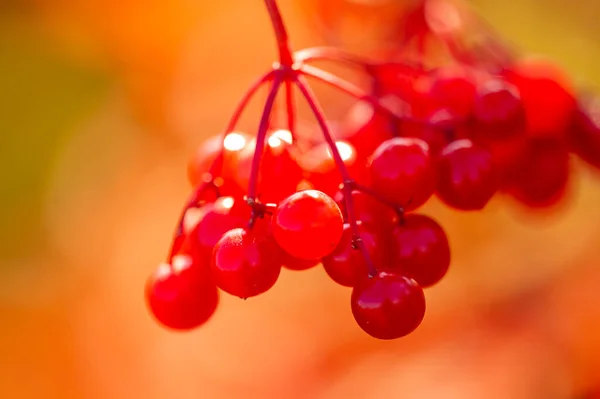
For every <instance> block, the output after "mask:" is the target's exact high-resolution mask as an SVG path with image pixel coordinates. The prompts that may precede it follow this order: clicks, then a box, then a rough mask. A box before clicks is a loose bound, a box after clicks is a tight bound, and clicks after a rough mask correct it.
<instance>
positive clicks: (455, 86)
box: [430, 66, 475, 120]
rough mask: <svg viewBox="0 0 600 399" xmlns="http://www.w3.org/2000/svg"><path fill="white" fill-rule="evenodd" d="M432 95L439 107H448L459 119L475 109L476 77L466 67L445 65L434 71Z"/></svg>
mask: <svg viewBox="0 0 600 399" xmlns="http://www.w3.org/2000/svg"><path fill="white" fill-rule="evenodd" d="M432 78H433V83H432V85H431V89H430V97H431V99H432V101H434V102H435V103H436V104H437V106H438V107H440V108H446V109H448V110H449V111H450V112H451V113H452V114H453V115H456V117H457V118H459V119H462V120H464V119H467V118H468V117H469V116H470V115H471V112H472V110H473V101H474V98H475V78H474V76H472V74H471V73H469V71H468V70H467V69H466V68H464V67H457V66H452V67H443V68H439V69H437V70H435V71H434V74H433V76H432Z"/></svg>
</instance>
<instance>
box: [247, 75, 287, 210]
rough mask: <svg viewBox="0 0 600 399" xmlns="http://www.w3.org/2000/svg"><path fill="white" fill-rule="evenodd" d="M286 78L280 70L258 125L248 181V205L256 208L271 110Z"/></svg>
mask: <svg viewBox="0 0 600 399" xmlns="http://www.w3.org/2000/svg"><path fill="white" fill-rule="evenodd" d="M284 79H285V72H284V71H282V70H278V71H277V72H276V74H275V79H274V80H273V85H272V86H271V89H270V91H269V95H268V96H267V100H266V101H265V107H264V109H263V113H262V116H261V118H260V124H259V125H258V132H257V133H256V145H255V147H254V156H253V157H252V170H251V171H250V182H249V183H248V198H247V202H248V205H250V206H251V207H252V209H253V210H255V208H254V205H255V204H256V191H257V188H258V187H257V186H258V172H259V170H260V160H261V158H262V154H263V151H264V148H265V138H266V137H267V131H268V130H269V120H270V118H271V111H272V110H273V105H274V104H275V98H276V97H277V93H278V92H279V88H280V86H281V84H282V83H283V80H284Z"/></svg>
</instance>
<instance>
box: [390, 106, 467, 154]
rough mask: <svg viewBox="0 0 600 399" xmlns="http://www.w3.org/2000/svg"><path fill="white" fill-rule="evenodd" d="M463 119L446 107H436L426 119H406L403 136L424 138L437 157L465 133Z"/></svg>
mask: <svg viewBox="0 0 600 399" xmlns="http://www.w3.org/2000/svg"><path fill="white" fill-rule="evenodd" d="M462 124H463V121H461V120H459V119H458V118H457V117H456V115H454V114H453V113H452V112H451V111H450V110H448V109H446V108H440V109H436V110H435V111H434V112H433V113H431V114H430V115H429V116H428V117H427V118H426V119H425V121H413V120H405V121H403V123H402V125H401V129H400V132H401V135H402V136H403V137H414V138H418V139H421V140H423V141H424V142H426V143H427V145H428V146H429V156H430V157H432V158H433V159H437V157H438V156H439V153H440V152H441V151H442V149H444V147H446V145H448V143H449V142H450V141H452V140H455V139H457V138H460V137H462V136H463V135H464V133H463V132H462V130H464V128H462Z"/></svg>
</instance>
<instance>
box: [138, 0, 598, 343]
mask: <svg viewBox="0 0 600 399" xmlns="http://www.w3.org/2000/svg"><path fill="white" fill-rule="evenodd" d="M257 3H258V2H257ZM415 3H416V4H415V6H414V8H413V9H411V10H409V11H408V12H407V13H406V17H405V18H404V19H403V21H402V23H401V24H400V28H399V29H398V31H397V32H396V34H395V37H394V43H395V46H394V47H393V49H392V50H391V51H390V50H389V49H388V50H387V51H386V52H385V53H384V54H385V55H384V56H382V55H381V54H378V55H377V56H374V57H372V58H367V57H364V56H358V55H354V54H351V53H348V52H346V51H344V50H343V49H340V48H333V47H314V48H307V49H302V50H299V51H292V50H291V47H290V44H289V38H288V32H287V30H286V27H285V24H284V22H283V19H282V16H281V14H280V12H279V9H278V7H277V4H276V1H275V0H264V5H265V6H266V10H267V12H268V14H269V16H270V19H271V22H272V25H273V29H274V33H275V38H276V44H277V50H278V58H277V60H276V62H275V63H274V66H273V67H271V68H267V70H266V71H265V73H264V74H263V75H261V76H259V77H258V78H257V80H256V81H255V82H254V83H253V84H252V85H250V87H249V88H248V90H247V91H246V92H245V94H244V95H243V96H242V98H241V100H240V102H239V104H238V105H237V106H236V107H235V109H234V110H233V112H232V117H231V119H230V120H229V121H227V123H225V124H224V129H223V131H222V132H214V136H213V137H212V138H210V139H208V140H207V141H205V142H204V143H203V144H202V145H201V146H200V147H199V148H198V150H197V152H196V153H195V154H194V156H193V157H192V158H191V161H190V162H189V165H188V170H187V173H188V177H189V181H190V183H191V184H192V186H193V187H194V189H193V192H192V195H191V196H190V198H189V199H188V201H187V203H186V204H185V206H184V208H183V211H182V214H181V218H180V220H179V222H178V223H177V226H176V230H175V234H174V237H173V242H172V244H171V250H170V252H169V255H168V257H167V259H166V261H165V262H164V263H162V264H160V266H159V267H158V268H157V269H156V271H155V272H154V273H152V274H151V276H150V278H149V280H148V283H147V285H146V299H147V303H148V305H149V308H150V310H151V312H152V314H153V315H154V317H155V318H156V320H157V321H158V322H160V323H161V324H162V325H164V326H166V327H168V328H171V329H173V330H191V329H194V328H196V327H199V326H201V325H203V324H205V323H207V322H208V321H209V320H210V318H211V316H212V315H213V314H214V312H215V311H216V310H217V308H218V305H219V296H220V295H222V294H223V293H226V294H228V295H233V296H237V297H240V298H244V299H246V298H251V297H254V296H257V295H261V294H263V293H264V292H266V291H268V290H269V289H270V288H271V287H273V286H274V285H275V284H276V283H277V280H278V277H279V275H280V273H281V269H282V268H287V269H291V270H308V269H312V268H315V267H323V268H324V270H325V272H326V275H328V276H329V277H330V278H331V280H332V283H335V284H339V285H341V286H344V287H348V290H349V292H348V299H349V308H350V310H351V312H352V314H353V316H354V318H355V320H356V323H357V325H358V326H359V327H360V328H362V329H363V330H364V331H365V333H367V334H369V335H371V336H372V337H375V338H378V339H383V340H389V339H396V338H400V337H403V336H406V335H408V334H410V333H412V332H413V331H414V330H415V329H417V327H418V326H419V325H420V324H421V322H422V321H423V319H424V317H425V309H426V299H425V298H426V296H425V292H424V290H426V289H428V288H429V287H432V286H434V285H436V284H438V283H440V282H442V281H443V278H444V276H445V275H446V274H447V273H448V272H450V273H451V269H452V268H451V245H450V240H449V238H448V237H447V235H446V232H445V230H444V227H443V226H441V225H440V224H439V223H438V221H436V220H435V219H434V218H432V217H430V216H428V215H425V214H423V213H422V211H421V208H422V206H423V205H424V204H426V203H427V202H428V201H429V199H430V198H432V197H433V196H436V197H437V198H439V200H441V201H442V202H443V203H444V204H446V205H447V206H448V207H451V208H453V209H455V210H456V211H460V212H477V211H480V210H482V209H484V208H485V207H486V206H487V204H488V203H489V202H490V200H492V198H494V197H497V196H503V197H505V198H511V199H512V200H514V201H516V202H517V203H520V204H521V205H522V206H525V207H528V208H535V209H539V208H550V207H553V206H556V205H557V204H559V203H560V202H561V200H563V199H564V197H565V196H566V195H567V194H568V190H569V187H570V185H569V183H570V169H571V163H570V154H575V155H577V156H579V157H580V158H581V159H582V160H583V161H585V162H586V163H588V164H589V165H590V166H591V167H594V168H600V101H598V100H591V99H590V98H588V97H586V98H583V97H580V96H578V95H577V93H576V90H575V88H574V86H573V84H572V83H571V82H570V79H569V77H568V76H567V75H566V74H565V73H564V72H562V71H561V70H560V68H559V67H558V66H557V65H556V64H555V63H552V62H550V61H547V60H542V59H537V58H530V57H527V56H523V55H521V54H519V53H518V52H517V51H515V50H514V49H512V48H509V47H508V46H507V45H506V44H505V43H504V41H503V40H502V39H501V38H500V37H499V36H498V35H497V34H496V33H495V32H493V31H492V30H491V29H490V28H488V27H487V26H486V25H485V24H477V23H473V22H471V23H470V24H469V25H466V24H465V25H462V24H458V25H457V24H453V23H451V21H445V20H444V17H443V15H442V14H440V15H436V16H437V18H431V15H429V14H427V15H426V13H432V12H433V13H435V11H436V10H435V7H434V6H431V7H428V3H429V2H428V0H421V1H417V2H415ZM442 3H444V6H445V7H452V3H451V2H450V1H443V2H442V1H436V2H435V3H434V4H438V5H439V4H442ZM460 12H461V13H465V12H469V21H478V17H477V15H475V14H474V13H473V12H472V11H469V10H465V9H461V10H460ZM484 27H485V28H484ZM474 34H477V35H480V36H482V37H485V39H486V40H485V41H484V42H485V46H484V45H482V44H478V43H483V41H477V42H474V41H471V40H469V37H470V35H474ZM318 60H327V61H330V62H333V63H338V64H339V65H341V66H345V67H348V68H354V69H355V70H357V71H359V72H361V73H362V74H363V75H364V77H365V81H366V82H368V85H366V86H367V88H366V89H365V88H364V86H365V85H360V84H357V83H353V82H350V81H348V80H345V79H343V78H342V77H339V76H337V75H335V74H332V73H329V72H327V71H326V70H323V69H321V68H317V67H315V66H314V65H313V62H314V61H318ZM309 81H316V82H319V83H325V84H326V85H329V86H331V87H332V88H334V89H335V90H338V91H339V93H340V95H346V96H350V97H351V98H354V99H355V101H356V104H355V106H354V107H353V108H352V109H351V110H350V112H349V115H348V117H347V120H346V121H344V122H343V123H339V124H336V125H335V126H334V125H333V124H332V123H331V122H330V121H329V119H328V117H327V116H326V114H325V113H324V111H323V109H322V107H321V104H320V102H319V99H318V98H317V96H316V95H315V93H314V92H313V89H312V87H311V85H310V83H309ZM263 87H267V88H268V95H267V98H266V100H265V103H264V106H263V110H262V114H261V116H260V123H259V125H258V127H257V128H256V130H255V131H247V132H242V131H239V130H237V126H238V121H239V119H240V117H241V115H242V113H243V112H244V110H245V108H246V107H247V105H248V104H249V103H250V101H252V100H253V99H254V97H255V94H256V93H257V91H258V90H259V89H261V88H263ZM297 96H300V97H301V98H302V99H303V101H305V103H306V105H307V106H308V108H309V109H310V112H311V113H312V116H313V117H314V121H316V126H318V131H317V132H316V133H315V134H310V135H306V134H299V128H298V126H299V122H298V112H297V105H298V104H296V103H295V98H296V97H297ZM278 100H280V101H282V102H283V103H284V104H285V106H284V108H285V114H286V118H285V120H284V121H281V120H276V119H277V118H272V114H273V110H274V107H275V104H276V103H277V101H278Z"/></svg>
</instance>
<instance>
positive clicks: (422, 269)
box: [387, 214, 450, 287]
mask: <svg viewBox="0 0 600 399" xmlns="http://www.w3.org/2000/svg"><path fill="white" fill-rule="evenodd" d="M390 240H391V248H392V255H391V258H390V259H391V262H390V266H389V267H388V268H387V270H390V271H392V272H394V273H399V274H402V275H405V276H408V277H410V278H412V279H414V280H415V281H417V283H419V285H420V286H422V287H429V286H432V285H434V284H435V283H437V282H438V281H440V280H441V278H442V277H444V275H445V274H446V272H447V271H448V267H449V266H450V245H449V244H448V238H447V237H446V233H445V232H444V230H443V229H442V227H441V226H440V225H439V224H438V223H437V222H436V221H435V220H433V219H431V218H429V217H427V216H425V215H419V214H408V215H405V217H404V220H403V221H402V223H401V224H399V225H398V226H396V227H395V228H394V230H392V232H391V238H390Z"/></svg>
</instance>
